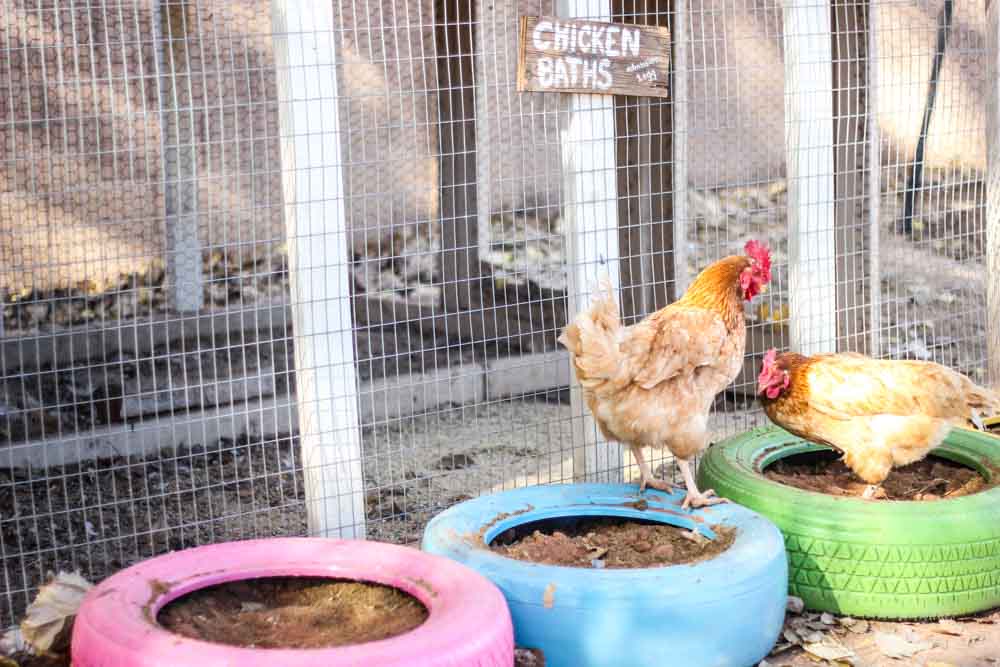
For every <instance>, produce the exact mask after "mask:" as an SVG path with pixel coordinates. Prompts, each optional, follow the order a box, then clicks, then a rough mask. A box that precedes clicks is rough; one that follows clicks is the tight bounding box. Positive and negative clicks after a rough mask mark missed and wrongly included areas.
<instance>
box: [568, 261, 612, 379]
mask: <svg viewBox="0 0 1000 667" xmlns="http://www.w3.org/2000/svg"><path fill="white" fill-rule="evenodd" d="M621 329H622V323H621V319H620V318H619V317H618V304H617V302H616V301H615V297H614V291H613V290H612V288H611V283H610V282H609V281H608V280H607V279H604V280H602V281H601V289H600V290H599V292H598V293H597V294H596V295H595V297H594V300H593V301H592V303H591V305H590V308H588V309H587V310H585V311H583V312H581V313H580V314H579V315H577V316H576V318H575V319H574V320H573V322H571V323H570V324H569V325H567V326H566V328H565V329H564V330H563V332H562V334H561V335H560V336H559V339H558V340H559V342H560V343H562V345H563V346H564V347H565V348H566V349H567V350H569V351H570V353H571V354H572V355H573V360H574V363H575V364H576V368H577V377H578V378H579V380H580V383H581V384H583V385H584V386H586V385H587V384H588V383H592V382H594V381H607V380H611V379H613V378H615V376H616V375H617V374H618V370H619V360H620V354H619V350H618V341H619V334H620V332H621Z"/></svg>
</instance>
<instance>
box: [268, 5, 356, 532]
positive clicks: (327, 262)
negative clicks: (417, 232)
mask: <svg viewBox="0 0 1000 667" xmlns="http://www.w3.org/2000/svg"><path fill="white" fill-rule="evenodd" d="M271 16H272V21H273V24H274V47H275V48H274V52H275V61H276V65H277V75H278V78H277V81H278V112H279V119H280V122H281V137H282V141H281V165H282V187H283V191H284V200H285V202H286V205H285V221H286V222H285V224H286V228H287V232H286V236H287V239H288V247H289V257H288V259H289V269H290V271H289V273H290V277H291V293H292V323H293V328H294V331H295V370H296V374H295V384H296V395H297V398H298V400H297V407H298V415H299V431H300V443H301V447H302V462H303V470H304V475H305V492H306V510H307V513H308V519H309V530H310V533H312V534H315V535H320V536H339V537H344V538H362V537H364V535H365V494H364V482H363V480H362V465H361V428H360V420H359V415H358V381H357V376H356V370H355V359H354V332H353V325H352V319H351V315H352V308H351V289H350V284H351V277H350V272H349V270H348V269H349V257H348V251H347V249H348V238H347V221H346V215H345V210H344V194H345V190H344V174H343V158H342V155H341V139H342V137H341V132H342V129H341V126H340V117H339V110H338V108H337V99H338V94H339V93H338V87H337V69H336V53H337V49H336V44H335V40H334V35H335V32H334V29H335V25H334V19H333V5H332V4H331V3H305V2H299V1H298V0H275V2H274V3H272V13H271Z"/></svg>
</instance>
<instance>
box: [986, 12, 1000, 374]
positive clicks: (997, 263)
mask: <svg viewBox="0 0 1000 667" xmlns="http://www.w3.org/2000/svg"><path fill="white" fill-rule="evenodd" d="M986 45H987V56H986V60H987V71H988V72H989V75H988V76H987V78H986V80H987V81H988V82H989V84H988V85H989V89H988V91H987V97H986V99H987V111H986V137H987V141H988V142H989V143H988V144H987V146H988V148H987V174H986V275H987V280H986V352H987V356H988V359H989V376H990V382H992V383H994V384H996V383H1000V2H998V1H997V0H988V1H987V3H986Z"/></svg>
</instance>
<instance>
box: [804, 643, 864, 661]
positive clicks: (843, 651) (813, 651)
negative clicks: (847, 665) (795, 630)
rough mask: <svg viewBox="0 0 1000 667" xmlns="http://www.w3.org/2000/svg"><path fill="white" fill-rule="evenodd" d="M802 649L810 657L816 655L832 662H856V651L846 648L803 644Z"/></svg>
mask: <svg viewBox="0 0 1000 667" xmlns="http://www.w3.org/2000/svg"><path fill="white" fill-rule="evenodd" d="M802 648H803V649H804V650H805V651H806V653H808V654H809V655H814V656H816V657H817V658H822V659H823V660H829V661H831V662H839V661H844V662H850V661H853V660H854V657H855V656H854V651H852V650H851V649H849V648H847V647H846V646H831V645H830V644H819V643H816V644H803V645H802Z"/></svg>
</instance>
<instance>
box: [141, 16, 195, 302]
mask: <svg viewBox="0 0 1000 667" xmlns="http://www.w3.org/2000/svg"><path fill="white" fill-rule="evenodd" d="M161 7H162V11H161V12H158V13H157V15H155V16H154V18H153V26H154V30H157V29H161V30H162V27H165V28H166V38H165V39H163V38H162V36H160V35H156V34H155V33H154V38H155V39H156V41H157V44H156V51H157V68H158V69H159V75H160V77H159V78H160V109H161V118H162V122H163V138H162V142H163V145H162V148H163V200H164V206H165V208H166V220H165V226H166V236H167V258H166V259H167V284H168V286H169V289H170V305H171V306H173V307H174V308H175V309H176V310H177V311H178V312H181V313H197V312H198V311H199V310H200V309H201V307H202V305H203V304H204V299H205V293H204V277H203V275H202V273H203V267H202V252H201V239H200V237H199V229H198V225H199V218H198V155H197V150H196V148H195V146H196V145H197V132H196V128H195V111H194V109H195V104H194V102H193V99H194V97H193V90H192V88H191V73H190V72H189V68H188V49H189V48H190V46H189V42H188V29H189V26H188V25H187V23H188V16H187V11H188V8H189V7H191V8H194V6H193V5H189V4H187V3H181V2H166V3H163V4H162V5H161ZM158 22H159V23H160V25H158ZM195 30H196V29H195ZM178 85H181V86H186V88H187V90H178ZM184 100H187V101H186V102H184ZM206 103H207V100H206Z"/></svg>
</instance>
